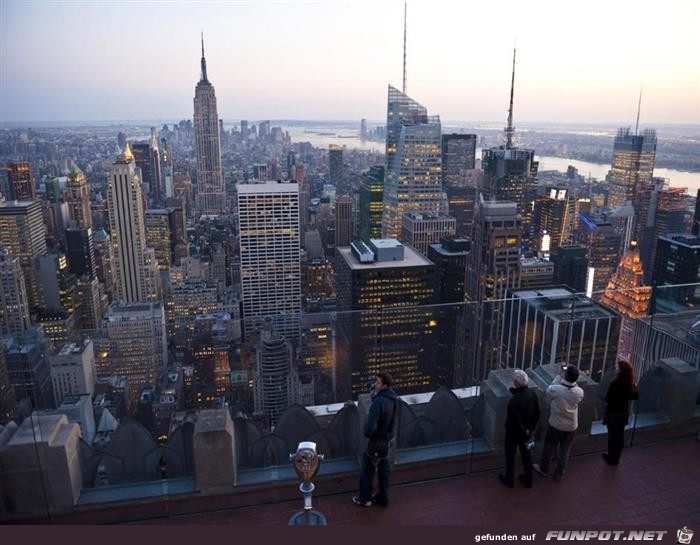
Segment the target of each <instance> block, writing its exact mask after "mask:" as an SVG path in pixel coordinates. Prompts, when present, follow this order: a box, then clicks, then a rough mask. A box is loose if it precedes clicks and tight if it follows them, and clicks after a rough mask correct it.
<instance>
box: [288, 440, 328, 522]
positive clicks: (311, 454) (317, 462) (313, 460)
mask: <svg viewBox="0 0 700 545" xmlns="http://www.w3.org/2000/svg"><path fill="white" fill-rule="evenodd" d="M289 461H290V462H292V463H293V464H294V470H295V471H296V472H297V475H298V476H299V478H300V479H301V480H302V483H301V484H300V485H299V491H300V492H301V495H302V496H303V497H304V510H303V511H298V512H297V513H295V514H294V515H292V518H290V519H289V524H290V525H294V526H296V525H325V524H326V518H325V517H324V516H323V515H322V514H321V513H320V512H319V511H316V510H314V508H313V505H312V495H313V492H314V489H315V488H316V487H315V486H314V483H312V482H311V479H313V478H314V477H315V476H316V473H318V470H319V468H320V467H321V462H322V461H323V454H318V453H317V452H316V443H312V442H311V441H302V442H301V443H299V446H298V447H297V451H296V452H295V453H294V454H290V455H289Z"/></svg>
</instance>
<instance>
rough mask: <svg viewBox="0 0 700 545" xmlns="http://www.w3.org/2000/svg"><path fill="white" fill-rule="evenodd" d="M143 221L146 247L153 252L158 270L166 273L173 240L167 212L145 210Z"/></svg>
mask: <svg viewBox="0 0 700 545" xmlns="http://www.w3.org/2000/svg"><path fill="white" fill-rule="evenodd" d="M144 220H145V221H144V224H145V229H146V245H147V246H148V247H149V248H153V250H154V251H155V256H156V261H157V262H158V269H159V270H161V271H167V270H168V269H169V268H170V264H171V263H172V260H173V243H172V242H173V240H172V236H171V232H170V223H171V222H170V215H169V213H168V210H166V209H164V208H155V209H149V210H146V214H145V216H144Z"/></svg>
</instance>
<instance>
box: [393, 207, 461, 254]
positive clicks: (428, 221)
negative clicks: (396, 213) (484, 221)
mask: <svg viewBox="0 0 700 545" xmlns="http://www.w3.org/2000/svg"><path fill="white" fill-rule="evenodd" d="M456 226H457V220H455V218H453V217H452V216H450V215H449V214H448V213H447V212H424V213H420V212H405V213H404V215H403V222H402V225H401V239H400V240H401V242H403V243H404V244H408V245H410V246H412V247H413V248H415V249H416V250H418V251H419V252H420V253H421V254H422V255H424V256H427V255H428V247H429V246H430V245H431V244H436V243H438V242H440V239H442V238H444V237H450V236H453V235H454V234H455V230H456Z"/></svg>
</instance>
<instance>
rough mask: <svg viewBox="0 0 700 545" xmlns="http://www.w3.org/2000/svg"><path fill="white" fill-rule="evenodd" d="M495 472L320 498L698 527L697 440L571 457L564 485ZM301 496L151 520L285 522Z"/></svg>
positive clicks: (380, 515)
mask: <svg viewBox="0 0 700 545" xmlns="http://www.w3.org/2000/svg"><path fill="white" fill-rule="evenodd" d="M497 475H498V472H497V471H495V472H485V473H480V474H472V475H466V476H462V477H453V478H449V479H442V480H437V481H429V482H424V483H415V484H405V485H402V486H396V487H393V488H392V489H391V506H390V507H389V508H387V509H383V508H380V507H372V508H362V507H357V506H355V505H353V504H352V503H351V500H350V498H351V495H348V494H343V495H340V494H339V495H334V496H325V497H320V498H316V499H315V502H314V505H315V507H316V508H317V509H319V510H320V511H321V512H322V513H323V514H324V515H325V516H326V518H327V520H328V522H329V524H383V525H387V524H479V525H482V524H483V525H498V524H501V523H503V522H504V521H508V522H509V523H512V524H542V523H545V524H589V525H590V524H640V523H644V524H667V525H668V524H675V525H678V526H679V527H680V526H683V525H689V526H691V527H692V525H693V524H695V525H696V526H697V525H698V524H700V441H697V440H696V439H695V438H688V439H682V440H675V441H670V442H664V443H658V444H653V445H646V446H638V447H635V448H632V449H626V450H625V452H624V456H623V461H622V464H621V465H620V466H618V467H611V466H608V465H607V464H606V463H605V462H604V461H603V459H602V458H601V457H600V455H599V454H598V455H591V456H583V457H577V458H574V459H573V460H571V462H570V464H569V468H568V471H567V474H566V475H565V476H564V479H562V480H561V481H560V482H555V481H553V480H552V479H544V478H541V477H539V476H537V475H536V476H535V485H534V487H533V488H532V489H526V488H523V487H522V486H518V485H517V484H516V488H515V489H512V490H510V489H507V488H505V487H504V486H503V485H501V484H500V483H499V482H498V480H497ZM300 507H301V499H299V500H298V501H294V502H291V501H287V502H280V503H275V504H267V505H260V506H255V507H245V508H238V509H230V510H223V511H216V512H209V513H200V514H192V515H185V516H176V517H172V518H167V519H157V520H151V521H149V522H153V523H158V524H165V523H173V524H286V523H287V521H288V519H289V517H290V516H291V515H292V514H294V513H295V512H296V511H297V510H298V509H300Z"/></svg>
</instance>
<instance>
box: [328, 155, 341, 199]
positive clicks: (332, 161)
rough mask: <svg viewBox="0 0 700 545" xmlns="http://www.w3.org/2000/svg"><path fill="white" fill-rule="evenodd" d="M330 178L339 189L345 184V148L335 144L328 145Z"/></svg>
mask: <svg viewBox="0 0 700 545" xmlns="http://www.w3.org/2000/svg"><path fill="white" fill-rule="evenodd" d="M328 178H329V181H330V183H332V184H333V185H334V186H336V187H337V188H339V189H342V186H343V148H342V147H340V146H337V145H335V144H330V145H329V146H328Z"/></svg>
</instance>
